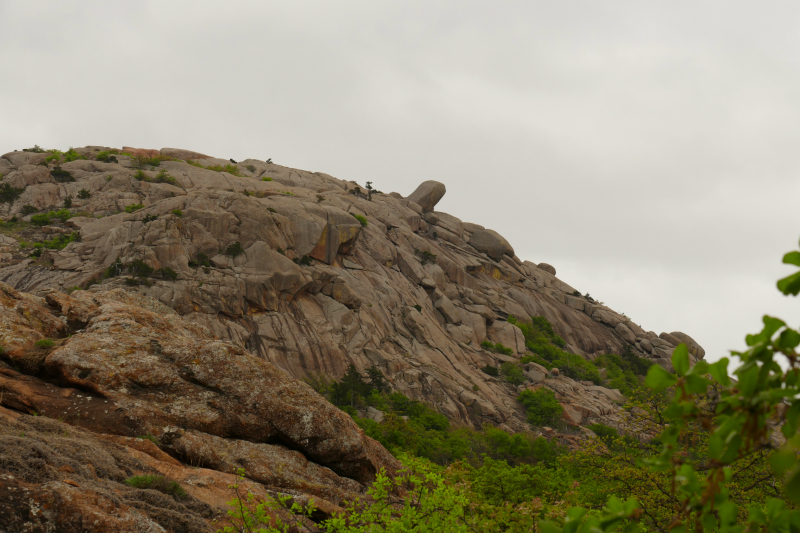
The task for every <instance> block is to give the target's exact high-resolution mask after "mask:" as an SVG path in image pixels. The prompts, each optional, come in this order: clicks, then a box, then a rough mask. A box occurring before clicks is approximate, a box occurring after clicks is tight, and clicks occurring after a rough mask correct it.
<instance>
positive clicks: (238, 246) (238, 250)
mask: <svg viewBox="0 0 800 533" xmlns="http://www.w3.org/2000/svg"><path fill="white" fill-rule="evenodd" d="M243 253H244V248H242V243H240V242H239V241H236V242H234V243H233V244H231V245H229V246H228V247H227V248H225V255H229V256H231V257H236V256H237V255H240V254H243Z"/></svg>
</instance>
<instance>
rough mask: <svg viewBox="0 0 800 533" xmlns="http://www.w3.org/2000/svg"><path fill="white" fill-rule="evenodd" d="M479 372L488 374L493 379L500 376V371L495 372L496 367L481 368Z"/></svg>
mask: <svg viewBox="0 0 800 533" xmlns="http://www.w3.org/2000/svg"><path fill="white" fill-rule="evenodd" d="M481 372H483V373H484V374H489V375H490V376H494V377H497V376H499V375H500V371H499V370H497V367H496V366H492V365H486V366H484V367H483V368H481Z"/></svg>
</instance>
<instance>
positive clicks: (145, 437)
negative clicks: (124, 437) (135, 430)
mask: <svg viewBox="0 0 800 533" xmlns="http://www.w3.org/2000/svg"><path fill="white" fill-rule="evenodd" d="M136 438H137V439H146V440H149V441H150V442H152V443H153V444H155V445H156V446H158V439H157V438H155V437H154V436H153V435H151V434H149V433H148V434H147V435H137V437H136Z"/></svg>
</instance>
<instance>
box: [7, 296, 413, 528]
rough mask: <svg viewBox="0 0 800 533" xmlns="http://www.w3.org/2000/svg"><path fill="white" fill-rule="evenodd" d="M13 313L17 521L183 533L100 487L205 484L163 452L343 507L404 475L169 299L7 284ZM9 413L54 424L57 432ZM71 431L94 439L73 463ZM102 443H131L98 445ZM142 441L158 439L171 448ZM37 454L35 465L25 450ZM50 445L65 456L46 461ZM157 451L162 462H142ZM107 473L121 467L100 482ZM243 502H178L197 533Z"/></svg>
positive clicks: (324, 409)
mask: <svg viewBox="0 0 800 533" xmlns="http://www.w3.org/2000/svg"><path fill="white" fill-rule="evenodd" d="M0 313H2V315H1V316H2V321H0V324H2V325H3V328H2V329H1V330H0V342H2V345H3V346H4V349H5V351H4V354H3V359H4V360H5V361H7V362H8V363H9V364H11V365H13V366H14V367H16V368H17V369H18V370H14V369H12V368H11V367H10V366H8V365H7V364H6V363H4V362H0V390H2V391H3V394H2V395H0V406H1V407H0V418H2V417H4V416H5V417H6V419H7V420H5V422H4V423H0V456H2V457H4V459H3V462H2V470H0V485H2V484H3V483H4V484H5V485H6V487H5V488H6V490H7V491H10V492H16V493H18V494H19V495H20V496H23V495H25V496H26V498H27V499H25V500H22V503H20V504H13V505H10V504H8V502H6V504H5V505H6V508H5V509H4V508H3V505H4V504H3V503H2V502H3V498H0V516H3V515H2V513H6V515H7V516H6V518H7V520H8V521H4V524H9V523H14V522H13V521H12V519H11V518H9V517H10V516H12V515H13V516H17V517H22V518H20V520H22V519H24V516H23V515H25V512H26V509H27V511H30V509H29V508H27V507H25V506H26V505H30V502H31V501H33V502H37V504H40V505H47V506H50V507H52V508H53V509H55V510H56V512H55V516H56V517H57V519H58V523H56V524H50V526H48V523H45V522H43V523H42V528H43V529H42V531H45V530H47V531H49V530H56V531H74V530H83V529H82V528H89V529H87V530H90V531H161V529H158V527H156V524H159V525H160V526H163V527H165V528H167V529H171V527H170V523H172V522H170V520H173V518H175V517H174V516H173V517H172V518H169V517H167V518H165V517H164V516H162V513H161V511H158V510H157V512H156V511H153V510H152V509H151V508H149V507H144V508H143V507H141V506H137V505H136V504H135V503H130V502H127V503H125V505H120V503H121V502H120V501H119V498H118V497H117V496H116V495H115V494H113V489H109V487H108V486H107V485H103V483H99V482H98V481H97V479H96V476H99V477H100V478H108V479H109V480H112V481H114V482H116V483H117V484H119V482H121V481H122V480H123V479H125V478H127V477H129V476H131V475H133V474H134V473H140V472H145V473H147V472H152V471H154V470H155V471H157V472H161V473H162V474H164V475H168V476H169V477H171V478H174V479H188V478H190V477H192V475H193V474H189V473H188V472H185V470H188V469H187V468H186V467H184V466H183V465H182V464H181V463H180V462H178V461H176V460H175V459H174V458H173V457H171V456H170V455H167V454H166V453H164V451H162V450H165V451H167V452H169V453H170V454H171V455H172V456H174V457H177V458H179V459H181V461H183V462H184V463H187V464H192V465H202V466H204V467H206V468H209V469H212V470H214V471H216V472H212V473H209V474H208V475H210V476H212V477H214V476H216V477H217V478H219V479H224V480H227V481H228V484H230V481H232V479H233V477H232V474H235V473H236V471H237V469H238V468H242V467H244V468H245V469H246V471H247V475H248V477H249V478H250V479H252V480H254V481H256V482H258V483H259V484H260V485H261V486H263V487H264V489H270V490H272V489H277V490H280V491H283V492H288V493H290V494H296V495H297V496H298V497H306V498H307V497H310V496H313V497H314V499H315V501H320V502H321V503H322V505H323V507H325V506H327V508H329V509H331V510H335V509H337V508H338V505H339V504H340V503H341V502H343V501H344V500H353V499H354V498H355V497H357V496H358V495H359V494H361V493H363V492H364V490H365V487H364V483H368V482H369V481H371V480H372V479H374V476H375V473H376V472H377V471H378V470H379V469H381V468H384V469H386V470H387V471H388V472H394V471H395V470H396V469H397V468H398V467H399V466H400V465H399V463H397V461H396V460H395V459H394V458H393V457H392V456H391V455H390V454H389V453H388V452H387V451H386V450H385V449H383V447H382V446H380V445H379V444H378V443H376V442H375V441H373V440H372V439H370V438H369V437H366V436H365V435H364V433H363V431H362V430H361V429H360V428H358V426H356V425H355V423H354V422H353V420H352V419H351V418H350V417H349V416H348V415H346V414H344V413H343V412H341V411H339V410H338V409H336V408H335V407H333V406H332V405H331V404H330V403H328V402H327V400H325V399H324V398H322V397H321V396H319V395H318V394H317V393H316V392H314V391H313V390H312V389H311V388H310V387H309V386H308V385H306V384H305V383H302V382H300V381H297V380H294V379H292V378H290V377H288V376H286V375H285V374H284V373H282V372H281V371H279V370H278V369H277V368H275V367H274V366H273V365H272V364H271V363H269V362H267V361H265V360H263V359H261V358H258V357H255V356H253V355H251V354H249V353H247V352H246V351H244V350H243V349H241V348H240V347H238V346H234V345H232V344H230V343H225V342H221V341H219V340H217V339H215V338H214V337H213V336H212V335H211V334H210V333H209V332H208V331H207V330H206V329H205V328H204V327H203V326H200V325H197V324H193V323H191V322H187V321H185V320H184V319H182V318H181V317H180V316H179V315H178V314H177V313H176V312H175V311H174V310H172V309H171V308H169V307H166V306H165V305H163V304H161V303H160V302H158V301H156V300H152V299H149V298H146V297H143V296H140V295H137V294H133V293H130V292H126V291H123V290H121V289H115V290H111V291H98V292H89V291H76V292H73V293H72V295H66V294H63V293H58V292H52V293H50V294H48V297H47V299H46V300H45V299H42V298H39V297H35V296H30V295H26V294H23V293H19V292H17V291H15V290H14V289H12V288H11V287H9V286H7V285H5V284H0ZM76 328H80V329H76ZM68 334H71V336H69V337H67V338H63V339H62V340H58V341H56V345H55V346H54V347H52V348H49V349H48V348H38V347H36V346H34V343H35V341H36V340H38V339H43V338H57V337H65V336H66V335H68ZM4 408H9V409H13V410H14V411H16V412H17V413H19V412H22V413H31V414H39V415H43V416H42V417H41V418H42V419H44V420H47V422H44V421H43V422H36V423H34V422H31V421H29V419H30V418H33V417H22V418H20V415H19V414H13V413H10V412H8V411H6V410H5V409H4ZM45 417H47V418H45ZM51 419H52V420H51ZM55 419H59V420H63V421H64V423H61V422H55ZM9 421H11V422H13V423H10V425H8V424H9ZM0 422H2V420H0ZM66 424H70V425H71V426H77V427H80V428H82V429H83V430H87V431H77V430H76V432H74V433H73V437H72V440H71V441H70V442H71V443H72V444H70V446H72V449H73V451H72V452H70V453H69V454H67V455H68V456H69V457H67V455H65V456H64V457H61V456H59V455H58V453H59V452H58V450H61V449H65V448H64V447H65V446H67V442H65V441H66V440H67V439H65V438H61V437H60V436H55V437H53V436H47V433H48V432H52V431H53V428H56V429H57V431H56V433H55V434H56V435H60V434H61V433H64V434H65V435H68V434H69V433H70V432H72V430H71V429H69V430H65V429H63V428H62V429H58V426H66ZM3 428H4V429H3ZM20 430H22V432H21V433H20ZM25 430H30V431H28V432H27V437H26V438H27V439H28V440H27V441H26V440H25V439H24V438H23V437H25V434H26V431H25ZM92 434H100V437H101V438H102V439H104V440H105V442H108V443H114V444H117V445H120V446H109V445H106V444H102V443H101V444H98V442H99V441H98V437H97V436H92ZM137 435H149V436H150V438H153V439H154V440H155V441H157V442H158V444H159V446H156V445H155V444H153V443H152V442H151V441H149V440H142V439H137V438H135V437H136V436H137ZM76 439H77V441H76ZM26 442H29V443H31V444H25V443H26ZM31 445H33V449H32V452H31V453H30V457H29V458H28V456H27V455H26V454H25V453H20V452H12V451H11V448H19V447H21V446H23V447H28V448H29V447H30V446H31ZM37 446H41V447H43V449H44V448H49V449H53V450H56V451H55V452H38V451H36V450H37V449H38V448H37ZM67 447H69V446H67ZM121 447H124V448H125V449H124V450H121V451H120V448H121ZM95 448H97V449H95ZM76 450H78V451H76ZM114 450H117V451H116V452H114ZM135 451H138V452H141V453H136V452H135ZM76 453H77V456H76ZM81 454H83V455H84V456H85V459H84V458H82V456H81ZM109 454H110V455H109ZM143 454H146V455H149V456H150V459H147V460H146V461H144V462H142V461H141V459H142V457H141V455H143ZM42 456H43V457H44V458H45V460H44V462H42V459H41V457H42ZM9 461H12V462H14V463H13V465H15V466H8V465H9ZM81 461H88V464H89V465H90V466H86V465H85V464H84V463H81ZM65 465H66V467H67V468H66V469H65V468H64V467H65ZM101 466H102V467H103V468H105V467H106V466H108V469H107V471H105V472H98V469H99V468H101ZM37 469H38V470H37ZM115 469H116V470H115ZM220 473H224V474H226V475H227V478H226V477H225V476H222V477H220ZM6 474H13V476H14V477H13V478H11V477H9V476H8V475H6ZM73 474H74V475H73ZM92 476H95V479H91V478H92ZM87 478H88V479H87ZM224 486H225V485H222V484H220V487H219V488H224ZM109 490H111V491H112V492H109ZM129 492H130V489H128V490H126V493H129ZM153 497H155V496H153ZM161 498H162V499H164V498H163V497H161ZM230 498H231V493H230V492H229V493H228V497H227V498H226V499H225V498H223V497H222V496H217V497H216V500H213V499H209V498H208V497H207V495H205V496H204V495H203V494H201V493H199V492H198V496H197V498H196V500H193V501H194V503H193V505H195V507H197V506H200V507H197V508H190V509H189V510H187V509H184V508H183V507H184V506H183V505H179V504H174V505H172V504H170V505H172V507H174V508H175V509H173V511H174V513H173V514H176V516H177V515H181V516H183V517H184V518H183V519H185V520H188V522H187V523H192V524H193V525H192V527H191V528H189V529H190V530H193V531H210V530H211V529H209V527H208V525H207V524H206V523H205V522H204V519H207V518H211V517H212V516H215V515H217V514H220V512H221V511H222V507H223V505H222V504H223V503H224V501H226V500H229V499H230ZM166 500H169V498H166ZM145 501H147V500H145ZM203 501H205V502H206V504H207V505H200V504H201V502H203ZM123 502H126V500H125V498H123ZM162 503H164V502H162ZM167 503H168V502H167ZM167 503H164V505H167ZM126 505H127V506H129V507H130V508H128V507H126ZM157 507H158V506H157ZM167 507H169V505H168V506H167ZM137 509H138V510H137ZM198 509H199V510H200V511H202V512H196V511H198ZM164 512H165V513H166V511H164ZM93 514H96V515H98V516H101V517H102V519H100V522H99V524H102V527H100V526H91V525H87V524H86V523H85V520H86V519H87V517H88V516H91V515H93ZM167 514H169V513H167ZM184 515H185V516H184ZM169 516H172V515H169ZM70 517H74V520H73V518H70ZM168 518H169V519H168ZM175 519H176V518H175ZM173 525H174V524H173ZM51 526H52V527H54V528H55V529H47V527H51ZM70 527H72V528H77V529H69V528H70ZM92 527H96V529H91V528H92ZM148 528H149V529H148Z"/></svg>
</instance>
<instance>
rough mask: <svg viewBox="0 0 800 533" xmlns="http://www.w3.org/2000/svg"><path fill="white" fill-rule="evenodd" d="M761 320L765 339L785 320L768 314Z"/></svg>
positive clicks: (784, 323) (783, 323)
mask: <svg viewBox="0 0 800 533" xmlns="http://www.w3.org/2000/svg"><path fill="white" fill-rule="evenodd" d="M798 274H800V272H798ZM795 294H796V293H795ZM762 320H763V321H764V331H762V333H763V334H764V335H765V336H766V339H771V338H772V336H773V335H774V334H775V332H776V331H778V330H779V329H781V328H782V327H784V326H785V325H786V322H784V321H783V320H781V319H780V318H775V317H772V316H769V315H764V318H762ZM766 339H765V340H766Z"/></svg>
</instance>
